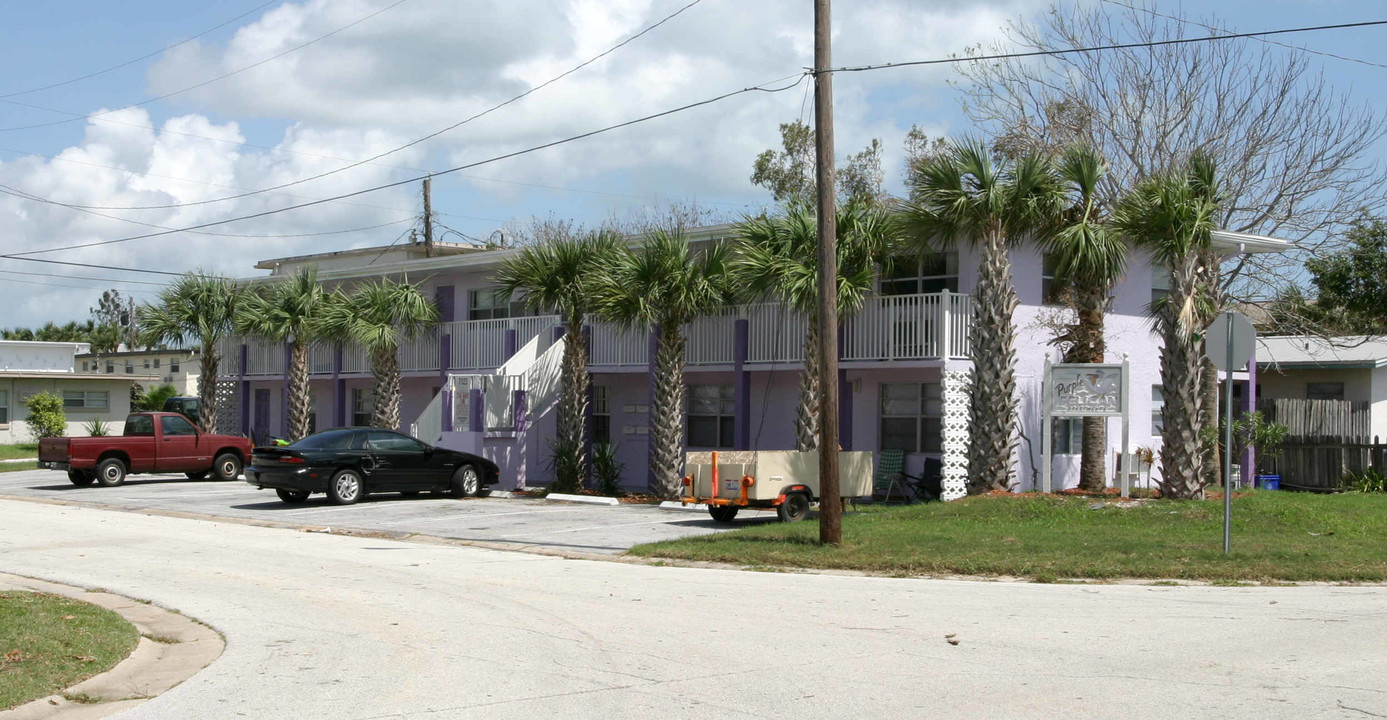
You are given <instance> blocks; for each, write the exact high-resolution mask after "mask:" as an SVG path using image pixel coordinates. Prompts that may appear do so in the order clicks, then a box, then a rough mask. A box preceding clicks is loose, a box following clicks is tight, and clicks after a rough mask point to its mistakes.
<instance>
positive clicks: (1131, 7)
mask: <svg viewBox="0 0 1387 720" xmlns="http://www.w3.org/2000/svg"><path fill="white" fill-rule="evenodd" d="M1102 1H1103V2H1105V3H1108V4H1109V5H1116V6H1118V7H1124V8H1127V9H1128V10H1131V11H1133V12H1144V13H1146V14H1148V15H1153V16H1156V17H1163V18H1166V19H1167V20H1174V21H1175V22H1178V23H1181V24H1184V25H1194V26H1196V27H1202V28H1204V29H1205V30H1217V31H1218V32H1222V33H1228V32H1233V31H1232V30H1229V29H1227V28H1221V27H1219V26H1217V25H1210V24H1208V23H1204V22H1199V21H1197V20H1190V19H1188V18H1182V17H1180V16H1178V15H1168V14H1166V13H1163V12H1160V11H1158V10H1156V9H1155V8H1146V7H1137V6H1136V5H1128V4H1127V3H1125V2H1120V1H1119V0H1102ZM1252 39H1253V40H1257V41H1259V42H1264V43H1266V44H1268V45H1276V46H1278V47H1283V48H1286V49H1287V50H1296V51H1298V52H1305V53H1310V54H1311V55H1322V56H1324V57H1329V58H1334V59H1335V60H1346V61H1348V62H1353V63H1358V64H1360V65H1368V66H1371V67H1378V68H1383V69H1387V65H1384V64H1382V63H1375V62H1371V61H1368V60H1359V59H1358V58H1351V57H1345V56H1343V55H1335V54H1334V53H1331V52H1324V51H1322V50H1311V49H1310V48H1307V47H1296V46H1295V45H1289V44H1287V43H1283V42H1277V41H1275V40H1268V39H1266V38H1262V37H1254V38H1252Z"/></svg>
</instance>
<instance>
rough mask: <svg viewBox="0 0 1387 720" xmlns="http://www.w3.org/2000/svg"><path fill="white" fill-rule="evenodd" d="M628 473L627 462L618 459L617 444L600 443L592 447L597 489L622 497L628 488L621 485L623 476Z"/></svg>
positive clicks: (593, 471)
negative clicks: (625, 488)
mask: <svg viewBox="0 0 1387 720" xmlns="http://www.w3.org/2000/svg"><path fill="white" fill-rule="evenodd" d="M625 473H626V464H625V463H623V462H621V461H620V460H617V459H616V445H614V444H612V443H598V444H596V445H594V446H593V447H592V475H593V477H594V478H595V479H596V480H597V491H598V492H600V493H602V494H603V495H608V496H610V497H621V496H623V495H625V494H626V490H624V489H623V488H622V487H621V476H622V475H624V474H625Z"/></svg>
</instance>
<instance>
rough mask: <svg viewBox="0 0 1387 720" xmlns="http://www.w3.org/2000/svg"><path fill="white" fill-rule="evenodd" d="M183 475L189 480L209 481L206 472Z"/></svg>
mask: <svg viewBox="0 0 1387 720" xmlns="http://www.w3.org/2000/svg"><path fill="white" fill-rule="evenodd" d="M183 474H184V475H187V476H188V479H189V480H206V479H207V471H206V470H203V471H202V472H190V473H183Z"/></svg>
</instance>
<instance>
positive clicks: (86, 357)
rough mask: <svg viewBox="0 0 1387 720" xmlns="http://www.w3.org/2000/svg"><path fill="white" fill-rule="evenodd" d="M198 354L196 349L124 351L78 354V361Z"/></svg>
mask: <svg viewBox="0 0 1387 720" xmlns="http://www.w3.org/2000/svg"><path fill="white" fill-rule="evenodd" d="M197 352H198V351H197V349H196V348H167V349H164V350H122V351H120V352H109V353H103V352H87V353H78V354H77V359H78V360H90V359H91V358H118V357H135V356H139V355H168V354H169V353H192V354H194V355H196V354H197Z"/></svg>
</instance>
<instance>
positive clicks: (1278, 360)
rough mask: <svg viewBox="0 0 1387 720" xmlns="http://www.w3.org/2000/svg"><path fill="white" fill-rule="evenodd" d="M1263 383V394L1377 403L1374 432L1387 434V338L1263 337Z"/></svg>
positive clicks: (1259, 381) (1265, 396) (1259, 344)
mask: <svg viewBox="0 0 1387 720" xmlns="http://www.w3.org/2000/svg"><path fill="white" fill-rule="evenodd" d="M1257 386H1258V387H1257V397H1258V398H1259V399H1269V398H1304V399H1309V400H1348V401H1353V402H1366V403H1371V405H1372V431H1371V434H1372V435H1374V436H1377V437H1383V438H1387V339H1383V338H1369V337H1364V336H1348V337H1336V338H1333V339H1332V340H1328V339H1325V338H1322V337H1310V336H1303V335H1296V336H1285V337H1265V338H1258V339H1257Z"/></svg>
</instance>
